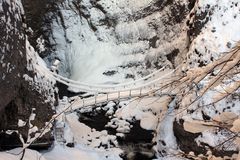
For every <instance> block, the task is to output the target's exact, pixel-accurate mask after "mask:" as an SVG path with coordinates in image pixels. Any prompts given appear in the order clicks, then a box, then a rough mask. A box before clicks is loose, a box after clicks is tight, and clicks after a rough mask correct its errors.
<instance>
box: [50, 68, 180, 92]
mask: <svg viewBox="0 0 240 160" xmlns="http://www.w3.org/2000/svg"><path fill="white" fill-rule="evenodd" d="M175 70H176V69H175ZM175 70H172V71H171V72H169V73H167V74H165V75H164V76H161V77H159V78H157V79H154V80H153V81H149V82H147V83H144V84H141V85H139V86H134V87H131V88H122V89H117V87H109V88H99V89H97V88H95V87H94V86H82V85H76V84H72V83H68V82H66V81H64V80H62V79H59V78H57V77H55V76H54V75H52V74H49V72H48V74H49V75H50V76H52V77H53V78H54V79H55V80H57V81H59V82H61V83H63V84H65V85H67V86H69V87H74V88H77V89H80V90H81V91H86V92H96V93H116V92H123V91H130V90H137V89H141V88H142V89H143V88H145V87H147V86H149V85H152V84H154V83H155V82H157V81H159V80H161V79H163V78H165V77H166V76H168V75H170V74H172V73H173V72H175Z"/></svg>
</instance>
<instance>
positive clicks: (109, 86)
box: [41, 66, 165, 88]
mask: <svg viewBox="0 0 240 160" xmlns="http://www.w3.org/2000/svg"><path fill="white" fill-rule="evenodd" d="M41 68H43V69H44V70H45V71H47V72H48V73H49V74H51V75H54V76H55V77H56V78H59V79H62V80H64V81H66V82H69V83H74V84H78V85H81V86H88V87H95V88H113V87H127V86H129V85H132V84H134V85H136V83H138V82H142V81H144V80H147V79H149V78H151V77H154V76H155V75H156V74H157V73H159V72H161V71H162V70H164V69H165V67H162V68H161V69H159V70H157V71H155V72H153V73H151V74H149V75H147V76H145V77H142V78H140V79H138V80H134V81H131V82H126V83H121V84H116V85H97V84H93V85H90V84H88V83H83V82H78V81H74V80H71V79H68V78H66V77H63V76H61V75H59V74H56V73H54V72H51V71H50V70H49V69H48V68H46V67H42V66H41Z"/></svg>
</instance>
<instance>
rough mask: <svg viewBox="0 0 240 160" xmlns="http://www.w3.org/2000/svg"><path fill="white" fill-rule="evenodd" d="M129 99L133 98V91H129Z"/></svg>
mask: <svg viewBox="0 0 240 160" xmlns="http://www.w3.org/2000/svg"><path fill="white" fill-rule="evenodd" d="M129 97H130V98H131V97H132V90H131V89H130V91H129Z"/></svg>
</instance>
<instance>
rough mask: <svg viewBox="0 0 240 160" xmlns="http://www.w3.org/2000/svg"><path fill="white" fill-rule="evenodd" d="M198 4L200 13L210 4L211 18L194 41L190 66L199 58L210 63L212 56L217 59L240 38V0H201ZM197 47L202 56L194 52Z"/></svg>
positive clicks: (196, 62)
mask: <svg viewBox="0 0 240 160" xmlns="http://www.w3.org/2000/svg"><path fill="white" fill-rule="evenodd" d="M198 5H199V8H200V9H199V10H198V12H199V13H200V11H204V10H205V9H206V8H207V6H208V5H209V6H210V10H211V18H210V20H209V22H208V23H207V24H206V25H205V26H204V28H203V29H202V32H201V33H200V35H198V36H197V37H196V39H194V41H193V42H192V44H193V45H192V46H191V48H190V51H189V53H188V54H190V58H189V60H188V61H189V62H191V64H192V65H190V66H196V65H197V64H198V60H199V59H200V60H201V61H203V62H204V64H208V63H210V61H211V57H213V59H214V60H216V59H217V58H219V57H220V56H221V54H224V52H226V51H228V50H229V49H230V48H232V47H233V46H234V45H235V44H236V42H238V41H239V40H240V34H239V33H240V16H239V14H240V10H239V9H240V5H239V0H216V1H208V0H201V1H198ZM213 30H214V31H213ZM229 45H230V46H229ZM228 46H229V47H228ZM195 49H196V50H197V51H198V52H199V53H200V54H202V56H200V57H198V55H196V53H194V50H195Z"/></svg>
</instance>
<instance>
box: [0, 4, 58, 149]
mask: <svg viewBox="0 0 240 160" xmlns="http://www.w3.org/2000/svg"><path fill="white" fill-rule="evenodd" d="M0 5H1V6H0V18H1V22H0V36H1V38H2V39H1V41H0V50H1V52H0V114H1V116H0V132H1V133H2V134H4V133H5V131H7V130H16V131H18V132H19V134H21V135H22V136H23V139H24V140H25V141H26V140H27V138H28V131H29V127H30V126H31V125H33V126H36V127H37V128H38V129H41V128H43V127H44V126H45V123H46V122H48V121H49V120H50V119H51V117H52V115H53V114H54V111H53V109H52V108H53V104H54V102H55V96H56V94H55V93H54V89H53V86H54V84H53V83H52V82H51V80H48V79H46V78H45V79H44V78H42V77H41V76H36V74H37V73H36V71H35V70H34V65H35V64H34V59H31V58H30V59H28V58H29V57H27V50H29V47H30V46H27V44H28V43H27V42H28V40H27V39H26V35H25V29H26V27H25V26H26V24H25V23H24V22H25V19H24V15H23V14H24V11H23V7H22V4H21V3H20V1H7V0H3V1H2V3H0ZM27 47H28V48H27ZM29 54H31V53H29ZM30 68H32V70H30ZM43 77H44V76H43ZM45 84H49V85H45ZM47 99H48V102H47V101H46V100H47ZM31 114H35V115H36V116H35V117H34V120H31V121H29V117H30V115H31ZM19 119H21V120H23V121H27V122H28V124H27V125H25V126H18V121H19ZM30 123H31V125H30ZM7 136H8V135H6V137H7ZM32 136H33V135H32ZM2 137H4V136H2ZM2 137H1V138H2ZM39 141H48V142H49V143H50V142H51V141H52V138H51V134H49V132H48V133H47V134H46V136H43V137H42V140H41V139H40V140H39ZM15 143H16V145H19V141H18V140H16V141H15ZM12 144H13V143H12ZM1 145H3V143H1V144H0V146H1Z"/></svg>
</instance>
